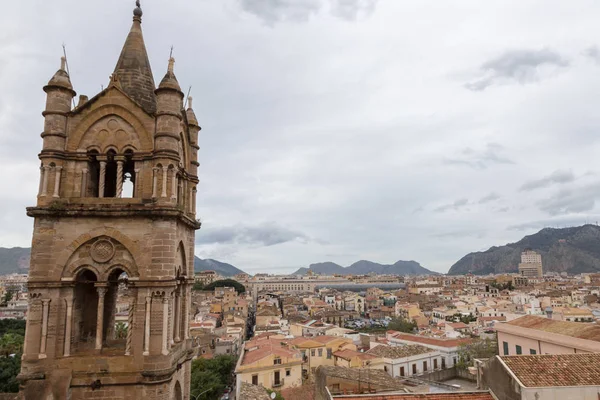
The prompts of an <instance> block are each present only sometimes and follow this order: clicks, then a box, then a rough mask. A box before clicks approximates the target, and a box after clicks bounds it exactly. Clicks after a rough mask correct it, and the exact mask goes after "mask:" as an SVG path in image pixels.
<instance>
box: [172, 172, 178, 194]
mask: <svg viewBox="0 0 600 400" xmlns="http://www.w3.org/2000/svg"><path fill="white" fill-rule="evenodd" d="M177 181H178V179H177V170H176V169H175V168H173V180H172V181H171V200H177Z"/></svg>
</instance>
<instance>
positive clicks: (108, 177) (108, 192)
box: [104, 150, 117, 197]
mask: <svg viewBox="0 0 600 400" xmlns="http://www.w3.org/2000/svg"><path fill="white" fill-rule="evenodd" d="M116 155H117V153H116V152H115V151H114V150H109V151H108V153H107V154H106V156H107V157H106V170H105V172H104V176H105V178H104V185H105V187H104V197H115V196H116V195H117V161H116V160H115V156H116Z"/></svg>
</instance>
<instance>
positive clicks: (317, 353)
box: [289, 335, 356, 373]
mask: <svg viewBox="0 0 600 400" xmlns="http://www.w3.org/2000/svg"><path fill="white" fill-rule="evenodd" d="M289 343H290V345H291V346H293V347H294V348H295V349H297V350H300V353H301V354H302V360H303V366H302V369H303V370H305V371H306V372H307V373H313V372H314V371H315V369H316V368H317V367H319V366H321V365H335V360H334V357H333V353H335V352H337V351H342V350H354V351H355V350H356V345H355V344H354V343H353V342H352V340H351V339H348V338H345V337H339V336H324V335H322V336H315V337H297V338H295V339H292V340H290V342H289Z"/></svg>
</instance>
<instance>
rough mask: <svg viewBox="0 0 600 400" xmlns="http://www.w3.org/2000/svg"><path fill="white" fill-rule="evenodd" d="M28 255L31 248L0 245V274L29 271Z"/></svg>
mask: <svg viewBox="0 0 600 400" xmlns="http://www.w3.org/2000/svg"><path fill="white" fill-rule="evenodd" d="M30 255H31V249H29V248H23V247H13V248H12V249H7V248H3V247H0V275H5V274H12V273H20V274H26V273H27V272H28V271H29V256H30Z"/></svg>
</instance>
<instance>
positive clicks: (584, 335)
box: [506, 315, 600, 342]
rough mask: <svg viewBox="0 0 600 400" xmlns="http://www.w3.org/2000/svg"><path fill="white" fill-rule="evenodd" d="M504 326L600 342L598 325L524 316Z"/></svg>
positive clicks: (599, 327) (599, 326)
mask: <svg viewBox="0 0 600 400" xmlns="http://www.w3.org/2000/svg"><path fill="white" fill-rule="evenodd" d="M506 325H512V326H518V327H521V328H528V329H537V330H540V331H544V332H550V333H557V334H560V335H567V336H572V337H575V338H578V339H585V340H593V341H596V342H600V325H597V324H588V323H584V322H566V321H556V320H553V319H550V318H545V317H536V316H534V315H525V316H523V317H521V318H517V319H514V320H512V321H510V322H507V323H506Z"/></svg>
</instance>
